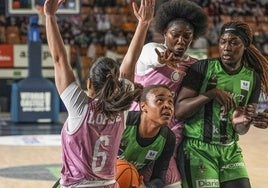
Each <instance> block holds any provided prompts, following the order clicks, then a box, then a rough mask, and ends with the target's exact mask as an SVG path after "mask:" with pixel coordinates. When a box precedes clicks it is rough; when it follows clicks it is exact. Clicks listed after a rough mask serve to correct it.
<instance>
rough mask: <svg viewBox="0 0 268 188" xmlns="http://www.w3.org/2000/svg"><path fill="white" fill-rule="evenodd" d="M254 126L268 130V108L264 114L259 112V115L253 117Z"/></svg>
mask: <svg viewBox="0 0 268 188" xmlns="http://www.w3.org/2000/svg"><path fill="white" fill-rule="evenodd" d="M252 124H253V125H254V126H255V127H257V128H260V129H266V128H268V108H266V109H265V110H264V111H263V112H258V113H257V115H256V116H255V117H253V119H252Z"/></svg>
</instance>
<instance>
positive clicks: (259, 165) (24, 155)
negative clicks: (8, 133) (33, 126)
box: [0, 127, 268, 188]
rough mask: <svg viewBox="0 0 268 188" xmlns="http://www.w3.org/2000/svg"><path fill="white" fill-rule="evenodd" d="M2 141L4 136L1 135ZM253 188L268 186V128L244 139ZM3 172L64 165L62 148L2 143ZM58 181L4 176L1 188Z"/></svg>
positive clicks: (47, 186) (43, 186) (35, 187)
mask: <svg viewBox="0 0 268 188" xmlns="http://www.w3.org/2000/svg"><path fill="white" fill-rule="evenodd" d="M0 138H1V136H0ZM239 142H240V146H241V147H242V149H243V154H244V159H245V162H246V165H247V168H248V172H249V175H250V179H251V184H252V188H267V187H268V129H267V130H261V129H257V128H254V127H253V128H251V130H250V132H249V133H248V134H247V135H244V136H241V137H240V141H239ZM0 157H1V160H0V172H1V169H3V168H8V167H17V166H25V165H26V166H31V165H46V164H60V162H61V154H60V146H27V145H26V146H20V145H4V144H0ZM54 182H55V180H29V179H20V178H12V177H11V178H10V177H8V178H7V177H1V176H0V188H51V187H52V185H53V184H54Z"/></svg>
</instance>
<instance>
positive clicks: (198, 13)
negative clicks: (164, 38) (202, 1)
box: [154, 0, 208, 39]
mask: <svg viewBox="0 0 268 188" xmlns="http://www.w3.org/2000/svg"><path fill="white" fill-rule="evenodd" d="M179 19H182V20H184V21H186V22H188V23H190V25H191V26H192V27H193V29H194V35H193V39H197V38H198V37H200V36H202V35H204V34H205V33H206V29H207V26H208V16H207V14H206V12H205V11H204V10H203V9H202V7H200V6H199V5H198V4H196V3H194V2H192V1H189V0H170V1H166V2H164V3H162V4H159V5H158V7H157V10H156V14H155V18H154V22H155V23H154V24H155V30H156V31H157V32H159V33H161V34H164V32H165V31H166V29H167V27H168V25H169V23H170V22H171V21H174V20H179Z"/></svg>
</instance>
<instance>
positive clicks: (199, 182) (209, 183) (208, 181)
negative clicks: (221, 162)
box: [196, 179, 220, 188]
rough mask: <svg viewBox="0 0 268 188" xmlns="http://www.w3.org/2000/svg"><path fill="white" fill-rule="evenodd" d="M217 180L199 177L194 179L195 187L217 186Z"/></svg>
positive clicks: (207, 187)
mask: <svg viewBox="0 0 268 188" xmlns="http://www.w3.org/2000/svg"><path fill="white" fill-rule="evenodd" d="M219 186H220V184H219V180H218V179H200V180H196V187H197V188H209V187H219Z"/></svg>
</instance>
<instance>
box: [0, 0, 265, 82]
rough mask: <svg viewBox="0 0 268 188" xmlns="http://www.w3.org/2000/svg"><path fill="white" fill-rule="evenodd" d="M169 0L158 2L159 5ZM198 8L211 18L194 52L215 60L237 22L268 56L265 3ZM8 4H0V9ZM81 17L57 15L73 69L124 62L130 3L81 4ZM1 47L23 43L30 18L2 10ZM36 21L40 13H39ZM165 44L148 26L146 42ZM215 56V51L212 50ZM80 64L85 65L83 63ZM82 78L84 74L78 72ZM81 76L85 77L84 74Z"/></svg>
mask: <svg viewBox="0 0 268 188" xmlns="http://www.w3.org/2000/svg"><path fill="white" fill-rule="evenodd" d="M164 1H167V0H157V5H156V6H159V4H161V3H162V2H164ZM192 1H195V2H196V3H198V4H199V5H200V6H202V7H203V8H204V9H205V10H206V12H207V14H208V15H209V18H210V25H209V28H208V31H207V34H206V36H204V37H201V38H199V39H197V40H196V41H194V42H193V43H192V46H191V48H193V49H208V51H209V50H210V51H212V53H209V54H208V56H214V55H215V56H216V55H217V54H213V49H215V46H217V42H218V35H219V29H220V28H221V26H222V24H223V23H224V22H226V21H230V20H234V19H241V20H244V21H246V22H247V23H248V24H249V25H250V26H251V28H252V29H253V32H254V44H255V45H256V46H257V48H258V49H260V50H261V51H262V52H263V53H264V54H265V55H268V0H255V1H253V0H235V1H234V0H192ZM5 3H6V1H4V0H0V4H1V6H4V4H5ZM81 3H82V6H81V13H80V14H77V15H58V22H59V27H60V30H61V33H62V36H63V39H64V42H65V44H69V45H70V46H71V61H72V63H73V64H74V66H75V63H77V58H78V57H79V60H80V61H81V64H80V68H81V67H82V69H83V67H85V69H86V70H87V68H88V66H89V65H90V63H88V62H92V60H94V59H95V58H96V57H98V56H102V55H105V56H109V57H111V58H113V59H116V60H118V61H120V60H122V58H123V56H124V54H125V52H126V51H127V48H128V45H129V43H130V41H131V39H132V36H133V34H134V31H135V28H136V18H135V17H134V15H133V12H132V5H131V0H82V1H81ZM0 10H1V11H0V44H26V43H27V40H28V38H27V33H28V24H29V16H27V15H25V16H15V15H7V14H6V11H5V8H4V9H2V8H1V7H0ZM39 18H40V20H43V19H42V15H39ZM40 34H41V40H42V43H44V44H46V43H47V40H46V32H45V27H44V23H43V21H40ZM161 40H163V39H162V38H161V35H159V34H157V33H156V32H154V29H153V27H151V28H150V30H149V32H148V34H147V38H146V42H149V41H156V42H159V41H161ZM215 53H217V51H216V52H215ZM83 61H84V62H83ZM81 74H82V75H80V78H81V77H85V74H87V73H83V71H82V73H81ZM83 74H84V75H83Z"/></svg>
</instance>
